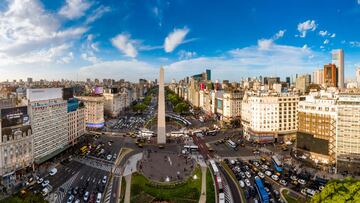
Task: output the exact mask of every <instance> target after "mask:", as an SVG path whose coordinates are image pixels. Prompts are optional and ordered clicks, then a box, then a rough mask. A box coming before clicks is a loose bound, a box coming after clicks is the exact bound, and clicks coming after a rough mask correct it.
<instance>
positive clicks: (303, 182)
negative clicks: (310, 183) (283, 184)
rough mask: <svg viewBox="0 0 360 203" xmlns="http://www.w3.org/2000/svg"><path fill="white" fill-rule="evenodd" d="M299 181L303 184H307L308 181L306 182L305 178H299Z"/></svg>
mask: <svg viewBox="0 0 360 203" xmlns="http://www.w3.org/2000/svg"><path fill="white" fill-rule="evenodd" d="M298 182H299V183H300V184H301V185H305V184H306V182H305V180H304V179H299V180H298Z"/></svg>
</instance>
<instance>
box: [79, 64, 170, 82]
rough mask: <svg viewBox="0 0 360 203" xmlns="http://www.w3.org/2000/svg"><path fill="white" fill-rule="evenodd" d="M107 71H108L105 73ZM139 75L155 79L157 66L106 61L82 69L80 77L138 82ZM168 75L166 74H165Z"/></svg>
mask: <svg viewBox="0 0 360 203" xmlns="http://www.w3.org/2000/svg"><path fill="white" fill-rule="evenodd" d="M104 70H106V71H104ZM139 74H141V75H142V77H146V78H148V79H152V80H153V79H155V78H156V77H157V74H158V69H157V67H156V66H154V65H151V64H149V63H147V62H143V61H138V60H117V61H105V62H100V63H96V64H92V65H90V66H84V67H81V68H80V70H79V75H81V77H83V79H85V78H113V79H115V80H116V79H126V80H130V81H137V80H138V79H139ZM165 75H166V74H165Z"/></svg>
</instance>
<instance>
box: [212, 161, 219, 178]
mask: <svg viewBox="0 0 360 203" xmlns="http://www.w3.org/2000/svg"><path fill="white" fill-rule="evenodd" d="M210 165H211V168H212V170H213V172H214V175H217V174H219V169H218V167H217V166H216V163H215V161H214V160H210Z"/></svg>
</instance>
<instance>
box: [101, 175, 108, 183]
mask: <svg viewBox="0 0 360 203" xmlns="http://www.w3.org/2000/svg"><path fill="white" fill-rule="evenodd" d="M106 181H107V176H104V177H103V179H102V183H104V184H105V183H106Z"/></svg>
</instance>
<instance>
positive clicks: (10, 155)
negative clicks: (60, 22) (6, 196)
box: [0, 106, 34, 185]
mask: <svg viewBox="0 0 360 203" xmlns="http://www.w3.org/2000/svg"><path fill="white" fill-rule="evenodd" d="M0 114H1V118H0V120H1V122H0V176H1V177H2V178H3V180H7V181H4V182H3V184H5V185H6V184H7V183H9V181H10V180H11V179H12V177H14V175H15V172H16V171H18V170H21V169H24V168H26V167H30V166H32V164H33V161H34V158H33V135H32V132H31V126H30V123H29V117H28V113H27V107H26V106H23V107H14V108H7V109H1V113H0Z"/></svg>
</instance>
